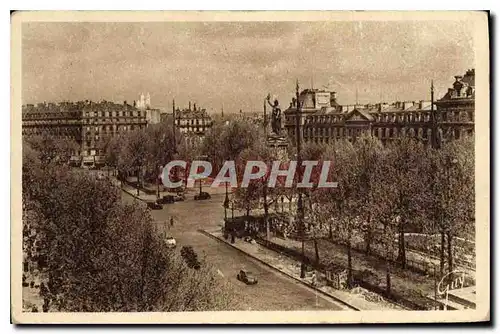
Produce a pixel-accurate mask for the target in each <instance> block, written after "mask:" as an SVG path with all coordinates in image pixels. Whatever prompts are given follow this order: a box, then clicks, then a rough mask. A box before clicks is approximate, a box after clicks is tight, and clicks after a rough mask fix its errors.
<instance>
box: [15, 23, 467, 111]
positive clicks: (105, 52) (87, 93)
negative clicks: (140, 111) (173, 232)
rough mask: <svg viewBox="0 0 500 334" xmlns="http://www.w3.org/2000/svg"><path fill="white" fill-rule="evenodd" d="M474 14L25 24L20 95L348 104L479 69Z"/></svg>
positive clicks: (414, 92) (256, 106) (160, 103)
mask: <svg viewBox="0 0 500 334" xmlns="http://www.w3.org/2000/svg"><path fill="white" fill-rule="evenodd" d="M469 29H470V25H469V24H468V23H467V22H453V21H428V22H425V21H418V22H417V21H414V22H405V23H403V22H394V21H393V22H276V23H272V22H245V23H233V22H210V23H203V22H201V23H195V22H190V23H178V22H176V23H173V22H171V23H24V24H23V26H22V32H23V40H22V43H23V45H22V47H23V54H22V57H23V59H22V66H23V69H22V72H23V73H22V78H23V92H22V93H23V103H37V102H43V101H47V102H48V101H56V102H58V101H61V100H70V101H76V100H86V99H90V100H94V101H99V100H102V99H105V100H108V101H116V102H119V103H121V102H123V101H124V100H127V101H129V102H131V101H132V100H134V99H138V98H139V94H140V93H141V92H144V93H146V92H149V93H150V94H151V100H152V104H153V106H154V107H158V108H161V109H164V110H168V111H170V110H171V104H172V102H171V101H172V99H173V98H175V100H176V103H177V104H180V105H182V106H184V105H185V106H187V104H188V101H189V100H191V101H193V102H196V103H197V104H198V105H199V106H202V107H206V108H207V109H208V110H217V111H220V108H221V106H222V105H224V111H225V112H237V111H239V110H240V109H242V110H243V111H244V112H247V111H260V110H262V103H263V101H264V98H265V96H266V95H267V94H268V93H271V94H272V95H276V96H277V97H278V99H279V101H280V104H281V105H282V107H287V106H288V105H289V102H290V100H291V98H292V96H293V94H294V93H295V80H296V78H298V79H299V82H300V83H301V88H309V87H311V84H312V85H313V86H314V88H324V87H323V86H328V87H329V88H330V89H332V90H335V91H337V96H338V101H339V103H341V104H348V103H354V102H355V96H356V88H357V89H358V99H359V102H360V103H367V102H378V101H380V100H381V99H383V100H385V101H388V102H390V101H394V100H395V99H398V100H420V99H430V97H429V85H430V80H431V79H434V82H435V86H436V90H437V92H438V95H439V96H438V97H441V95H442V94H444V93H445V92H446V90H447V88H448V87H449V86H450V85H451V83H452V82H453V80H454V79H453V76H454V75H459V74H463V73H464V72H465V70H467V69H468V68H473V67H474V52H473V40H472V32H471V31H470V30H469Z"/></svg>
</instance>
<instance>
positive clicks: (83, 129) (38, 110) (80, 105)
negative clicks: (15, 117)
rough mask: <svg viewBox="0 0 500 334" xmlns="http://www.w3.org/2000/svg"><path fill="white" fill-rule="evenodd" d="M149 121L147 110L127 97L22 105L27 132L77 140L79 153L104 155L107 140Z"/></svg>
mask: <svg viewBox="0 0 500 334" xmlns="http://www.w3.org/2000/svg"><path fill="white" fill-rule="evenodd" d="M147 124H148V121H147V118H146V112H145V111H144V110H141V109H138V108H136V107H135V106H133V105H130V104H128V103H127V101H124V102H123V104H117V103H113V102H109V101H101V102H97V103H96V102H92V101H88V100H87V101H79V102H61V103H59V104H56V103H38V104H37V105H33V104H27V105H24V106H23V107H22V134H23V136H38V135H48V136H51V137H54V138H55V139H56V140H60V139H66V140H71V141H74V142H75V143H77V145H78V149H77V150H75V152H73V155H75V156H83V157H87V156H88V157H95V159H94V158H92V159H93V160H99V161H100V160H102V159H104V154H105V152H104V148H105V144H106V143H107V141H108V140H109V139H110V138H111V137H113V136H115V135H117V134H120V133H124V132H127V131H133V130H135V129H141V128H144V127H146V126H147Z"/></svg>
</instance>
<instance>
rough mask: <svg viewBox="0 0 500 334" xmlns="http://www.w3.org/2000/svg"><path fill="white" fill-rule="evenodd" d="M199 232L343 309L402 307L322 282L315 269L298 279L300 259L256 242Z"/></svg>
mask: <svg viewBox="0 0 500 334" xmlns="http://www.w3.org/2000/svg"><path fill="white" fill-rule="evenodd" d="M200 232H201V233H203V234H205V235H207V236H210V237H212V238H214V239H217V240H218V241H220V242H224V243H225V244H227V245H229V246H230V247H233V248H235V249H237V250H238V251H240V252H242V253H244V254H245V255H247V256H249V257H251V258H253V259H255V260H257V261H258V262H260V263H262V264H264V265H266V266H268V267H270V268H272V269H274V270H276V271H279V272H280V273H282V274H284V275H285V276H288V277H290V278H292V279H293V280H295V281H297V282H299V283H301V284H304V285H305V286H307V287H309V288H311V289H314V290H316V291H317V292H318V293H320V294H323V295H325V296H327V297H329V298H331V299H333V300H335V301H337V302H338V303H339V304H340V305H341V306H342V307H343V308H344V309H345V310H357V311H362V310H404V309H403V308H402V307H400V306H399V305H395V304H393V303H391V302H389V301H387V300H386V299H384V298H383V297H381V296H379V295H376V294H374V293H372V292H370V291H367V290H365V289H362V288H355V289H352V290H337V289H334V288H332V287H330V286H326V285H324V284H323V282H324V281H325V277H324V276H323V275H321V274H318V277H316V274H315V273H312V272H310V273H308V274H307V275H306V277H305V278H303V279H302V278H300V263H299V262H298V261H296V260H294V259H292V258H290V257H288V256H285V255H282V254H279V253H277V252H275V251H273V250H270V249H268V248H266V247H264V246H262V245H259V244H257V243H250V242H247V241H243V240H242V239H239V238H236V240H235V242H234V243H232V242H231V239H230V238H228V239H227V240H226V239H225V238H224V236H223V235H222V232H221V231H210V232H208V231H204V230H200Z"/></svg>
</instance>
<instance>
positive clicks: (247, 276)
mask: <svg viewBox="0 0 500 334" xmlns="http://www.w3.org/2000/svg"><path fill="white" fill-rule="evenodd" d="M236 278H237V279H238V281H242V282H243V283H245V284H247V285H253V284H257V282H258V280H257V277H255V276H254V275H253V274H252V273H251V272H250V271H248V270H245V269H242V270H240V272H239V273H238V275H236Z"/></svg>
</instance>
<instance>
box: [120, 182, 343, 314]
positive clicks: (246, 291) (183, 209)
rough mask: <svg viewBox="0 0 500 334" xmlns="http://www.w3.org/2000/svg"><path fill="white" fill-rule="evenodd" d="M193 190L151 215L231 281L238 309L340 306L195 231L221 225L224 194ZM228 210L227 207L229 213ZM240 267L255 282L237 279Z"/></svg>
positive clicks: (128, 199) (125, 196) (127, 199)
mask: <svg viewBox="0 0 500 334" xmlns="http://www.w3.org/2000/svg"><path fill="white" fill-rule="evenodd" d="M194 193H195V192H190V193H188V195H187V199H186V201H184V202H177V203H175V204H168V205H164V206H163V209H162V210H152V211H151V215H152V217H153V219H154V220H155V221H156V223H157V224H158V225H159V228H160V229H164V228H166V229H168V231H167V233H168V234H169V235H171V236H173V237H174V238H175V239H176V240H177V249H180V248H181V247H182V246H184V245H191V246H192V247H193V248H194V250H195V251H196V252H197V253H198V256H199V257H200V258H205V259H206V261H207V262H208V263H210V264H211V265H213V266H214V267H215V268H216V270H218V271H219V272H220V273H221V275H223V277H224V279H227V280H228V281H229V282H230V284H233V285H234V291H235V294H236V296H235V297H236V300H237V304H238V306H237V308H238V309H239V310H259V311H260V310H262V311H264V310H268V311H269V310H275V311H278V310H279V311H282V310H340V309H341V307H340V306H339V305H338V304H337V303H336V302H335V301H333V300H331V299H329V298H328V299H327V298H326V297H323V296H322V295H320V294H316V293H315V292H314V290H312V289H309V288H307V287H305V286H303V285H302V284H300V283H297V282H295V281H294V280H292V279H290V278H288V277H286V276H284V275H282V274H280V273H278V272H275V271H273V270H271V269H269V268H267V267H266V266H264V265H262V264H260V263H258V262H257V261H255V260H253V259H251V258H249V257H247V256H246V255H244V254H242V253H240V252H238V251H237V250H235V249H233V248H232V247H230V246H229V245H226V244H224V243H222V242H218V241H217V240H214V239H212V238H210V237H207V236H205V235H203V234H201V233H200V232H198V229H205V230H207V231H214V230H216V229H218V228H220V227H221V223H222V221H223V218H224V208H223V207H222V203H223V200H224V194H214V195H212V198H211V199H210V200H205V201H194V199H193V196H194ZM122 194H123V196H122V198H123V201H125V202H128V203H133V202H135V201H137V202H138V201H139V200H136V199H134V198H133V197H132V196H130V195H128V194H127V193H125V192H122ZM230 214H231V213H230V211H229V210H228V215H230ZM172 216H173V217H174V219H175V224H174V227H173V228H170V227H168V225H169V224H168V222H169V221H170V217H172ZM236 242H242V241H240V240H237V241H236ZM243 268H244V269H247V270H250V271H251V272H253V273H254V274H255V275H256V276H257V277H258V279H259V283H258V284H257V285H253V286H247V285H245V284H244V283H242V282H240V281H238V280H237V279H236V274H237V273H238V271H239V270H240V269H243Z"/></svg>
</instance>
